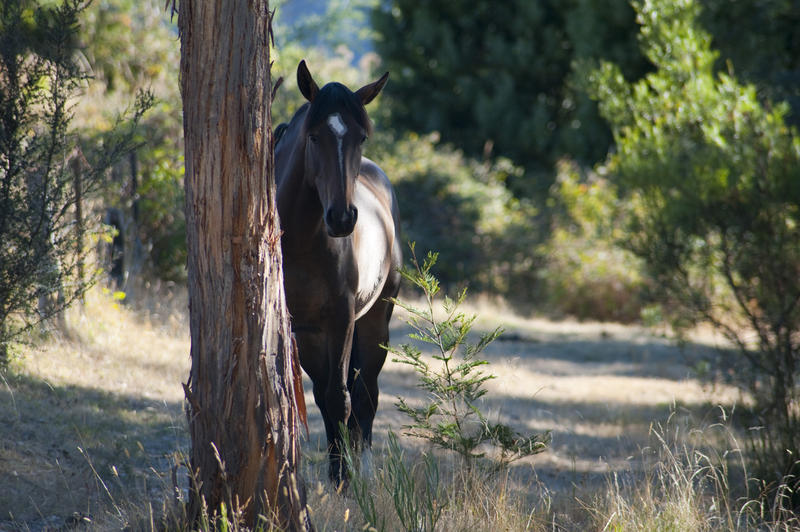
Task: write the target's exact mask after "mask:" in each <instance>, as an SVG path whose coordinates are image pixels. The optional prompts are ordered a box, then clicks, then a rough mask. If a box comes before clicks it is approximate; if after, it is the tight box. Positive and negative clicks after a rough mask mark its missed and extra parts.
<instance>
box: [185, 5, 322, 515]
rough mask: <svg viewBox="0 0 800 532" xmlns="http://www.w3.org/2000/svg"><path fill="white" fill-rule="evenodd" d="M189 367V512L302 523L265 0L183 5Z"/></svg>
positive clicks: (297, 409)
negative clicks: (220, 512) (225, 510)
mask: <svg viewBox="0 0 800 532" xmlns="http://www.w3.org/2000/svg"><path fill="white" fill-rule="evenodd" d="M178 17H179V22H178V25H179V29H180V39H181V92H182V96H183V122H184V135H185V145H186V178H185V186H186V222H187V224H186V225H187V243H188V252H189V261H188V283H189V309H190V328H191V341H192V347H191V357H192V368H191V374H190V376H189V382H188V383H187V384H186V385H185V386H184V388H185V390H186V398H187V400H188V406H187V415H188V417H189V426H190V432H191V437H192V451H191V468H192V480H193V488H194V489H193V490H192V495H191V499H190V504H189V511H190V516H192V517H195V518H196V517H197V516H198V515H199V512H200V511H201V508H202V506H203V505H204V504H205V505H206V507H207V508H208V511H209V512H210V513H212V514H213V513H214V512H216V511H218V510H219V509H220V505H221V504H222V503H224V504H225V505H226V507H227V508H228V511H229V512H230V510H231V509H234V510H235V509H237V508H238V509H240V510H242V512H243V514H242V515H243V517H244V519H245V523H246V524H248V525H250V526H252V525H254V524H255V519H256V517H257V516H259V515H264V516H266V517H267V518H268V519H269V520H270V521H272V522H273V523H274V524H277V525H278V526H280V527H281V528H286V529H292V530H304V529H309V528H310V523H309V520H308V512H307V509H306V504H305V488H304V485H303V482H302V479H301V478H300V476H299V472H298V469H299V465H300V448H299V424H300V421H301V420H302V421H305V419H304V418H305V405H304V402H303V395H302V384H301V382H300V369H299V362H298V359H297V351H296V348H295V346H294V341H293V338H292V334H291V329H290V327H289V315H288V312H287V310H286V303H285V298H284V292H283V272H282V265H281V250H280V230H279V227H278V219H277V211H276V206H275V183H274V168H273V159H272V131H271V127H270V126H271V123H270V122H271V119H270V91H269V88H270V71H269V67H270V63H269V39H270V14H269V10H268V1H267V0H251V1H249V2H248V1H244V0H226V1H223V0H216V1H210V0H181V1H180V3H179V15H178Z"/></svg>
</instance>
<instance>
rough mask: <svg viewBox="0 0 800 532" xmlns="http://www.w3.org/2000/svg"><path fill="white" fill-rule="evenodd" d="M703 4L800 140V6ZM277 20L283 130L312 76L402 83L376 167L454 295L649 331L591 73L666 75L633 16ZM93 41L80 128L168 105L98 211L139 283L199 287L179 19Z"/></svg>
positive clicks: (107, 188) (91, 35)
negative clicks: (192, 263)
mask: <svg viewBox="0 0 800 532" xmlns="http://www.w3.org/2000/svg"><path fill="white" fill-rule="evenodd" d="M701 5H702V6H703V9H702V10H701V11H700V12H699V22H700V24H701V25H703V26H705V27H707V28H708V29H709V30H710V38H711V44H712V46H713V47H714V48H715V49H719V50H721V53H720V55H718V56H717V57H716V58H715V60H714V62H713V67H712V68H713V70H714V72H719V71H724V72H728V70H729V65H733V68H734V69H735V70H733V73H734V75H735V76H737V78H739V79H742V80H744V81H746V82H748V83H752V84H753V85H754V86H755V87H756V98H757V99H758V101H759V102H764V101H767V100H768V99H774V101H778V100H785V101H788V102H789V108H788V110H787V111H786V113H785V116H784V119H785V121H786V123H788V124H792V123H795V122H796V120H797V118H796V117H797V116H798V113H797V111H796V109H797V105H798V104H797V91H798V87H800V84H798V83H795V80H796V79H797V76H798V58H800V44H799V43H798V30H797V28H798V27H800V26H798V24H797V23H796V22H797V20H798V17H800V8H799V7H798V6H797V5H796V2H792V1H791V0H759V1H754V2H737V3H734V4H731V3H730V2H723V1H721V0H702V2H701ZM275 7H276V8H277V13H276V17H275V22H274V26H275V39H276V48H275V50H274V51H273V54H272V56H273V58H275V60H276V63H275V67H274V69H273V72H274V74H275V76H276V77H277V76H283V77H284V79H285V82H284V85H283V86H282V87H281V88H280V89H279V90H278V92H277V97H276V100H275V102H274V105H273V115H274V121H275V123H279V122H281V121H288V120H289V119H290V118H291V116H292V114H293V113H294V111H295V110H296V109H297V108H298V107H299V106H300V105H302V103H303V99H302V96H300V94H299V91H297V89H296V86H295V70H296V67H297V64H298V62H299V61H300V59H303V58H305V59H307V60H308V61H309V63H310V64H312V65H315V66H314V68H315V71H316V72H319V73H320V78H321V79H322V80H324V81H331V80H338V81H342V82H344V83H346V84H348V85H350V86H355V85H358V84H363V83H364V82H366V81H367V80H369V79H371V78H372V77H374V75H375V73H376V72H380V73H382V72H384V71H386V70H389V71H390V73H391V75H390V82H389V84H388V85H387V89H386V95H385V96H382V97H381V98H380V99H379V100H378V101H377V102H376V103H375V104H374V107H373V108H372V110H371V113H370V114H371V116H372V117H373V120H374V121H375V122H376V124H375V125H376V127H375V134H374V135H373V137H372V138H371V139H370V140H369V142H368V145H367V148H366V150H367V155H368V156H371V157H372V158H374V159H376V160H377V161H378V162H380V163H381V164H382V165H384V167H385V168H386V170H387V173H389V175H390V177H392V178H393V179H394V180H395V182H396V185H397V190H398V195H399V200H400V203H401V205H404V206H405V205H409V206H413V208H403V209H402V217H403V220H402V223H403V231H404V234H405V237H406V238H407V239H413V240H415V241H417V242H418V246H419V247H420V249H422V250H423V252H424V251H427V250H437V251H439V252H440V257H441V259H440V264H441V265H442V273H441V277H442V282H443V284H444V285H445V286H455V285H461V284H465V283H470V284H471V285H472V288H473V291H481V292H486V293H489V294H494V295H499V296H503V297H506V298H507V299H509V300H511V302H512V303H515V304H517V306H518V308H524V309H528V310H532V309H535V310H537V311H538V312H545V313H548V314H551V315H556V316H563V315H573V316H578V317H581V318H599V319H616V320H624V321H630V320H635V319H637V316H638V315H639V313H640V312H641V310H642V309H643V308H645V307H646V306H648V305H650V303H652V302H653V300H654V297H655V294H654V293H653V292H652V291H651V290H650V288H649V287H650V280H649V278H648V276H647V274H646V272H644V271H642V270H641V263H640V262H639V259H637V258H635V257H634V256H633V255H632V254H630V252H628V251H625V250H623V248H622V247H620V246H618V245H617V244H618V242H619V240H624V239H625V237H626V234H625V231H626V225H625V219H626V216H627V214H626V213H627V210H629V209H627V206H626V203H625V202H627V201H628V199H625V198H626V197H625V195H624V193H625V189H624V187H623V186H621V185H620V184H618V183H616V182H614V181H613V179H611V176H610V175H608V174H607V173H605V174H604V173H603V166H602V164H603V161H604V159H605V157H606V154H607V153H608V152H609V150H612V151H613V150H615V149H616V147H615V146H614V137H613V136H612V133H611V128H610V127H609V125H608V123H607V121H606V120H605V119H604V118H603V117H602V116H601V115H600V113H599V112H598V107H597V103H596V102H595V101H593V100H592V99H591V98H589V96H588V95H587V94H586V92H585V79H584V78H585V70H582V69H581V68H582V67H581V68H578V69H576V65H578V66H580V65H591V64H597V62H598V61H601V60H607V61H611V62H613V63H614V64H616V65H617V66H618V67H619V70H620V71H621V74H622V76H623V77H624V78H625V79H628V80H631V81H635V80H638V79H642V78H643V77H644V76H646V75H647V74H649V73H652V72H653V71H654V70H655V65H653V63H652V61H651V60H650V59H649V58H648V57H647V56H646V55H645V54H643V53H642V52H641V50H640V48H639V46H638V45H637V39H638V37H637V35H638V33H639V23H640V22H641V21H639V22H637V15H636V12H635V11H634V10H633V9H632V8H631V6H630V5H629V4H628V2H627V1H626V0H567V1H563V2H552V1H549V0H546V1H541V2H521V1H520V2H511V3H504V4H502V5H497V4H496V3H490V2H484V1H480V2H477V3H475V2H471V3H467V2H460V1H457V2H441V1H438V0H436V1H433V2H419V1H413V0H350V1H345V0H331V1H329V2H307V1H305V0H284V1H282V2H280V3H278V4H277V5H276V6H275ZM80 26H81V30H80V33H79V37H78V39H77V42H78V43H79V45H80V46H79V48H80V49H81V50H82V52H83V54H84V56H83V57H84V59H83V64H84V68H86V69H87V72H88V73H89V74H90V76H89V78H90V79H87V81H86V86H85V87H84V88H83V89H82V90H84V91H85V95H86V97H85V98H83V99H81V100H80V101H79V103H78V106H77V107H76V113H75V122H74V123H75V125H76V127H77V128H78V129H79V130H80V131H82V132H84V133H82V134H83V135H86V136H91V135H101V134H103V132H107V131H108V130H109V129H110V128H111V126H112V124H113V123H114V120H115V119H114V117H115V116H116V115H117V114H118V113H119V112H120V111H121V110H123V109H125V108H126V107H127V106H128V105H129V103H128V102H130V101H131V99H132V98H133V95H135V93H136V91H137V90H138V89H140V88H149V89H150V90H151V91H152V92H153V94H154V96H155V98H156V99H155V106H154V108H153V109H152V110H151V112H150V113H148V114H147V116H146V117H145V118H144V119H143V121H142V124H141V128H140V130H139V131H140V133H139V137H138V140H139V141H140V146H139V147H138V148H137V149H136V150H133V151H131V152H130V153H128V154H126V156H125V157H124V159H123V160H121V161H120V162H118V163H117V164H115V165H114V167H113V169H112V171H111V172H110V174H109V176H108V179H107V180H106V184H105V185H104V186H103V187H102V190H101V191H100V197H101V201H98V203H97V205H96V206H95V207H96V208H97V209H99V210H100V212H101V213H104V214H105V215H106V217H107V219H108V216H109V214H114V215H118V216H119V218H120V219H121V220H122V221H121V223H120V224H119V228H120V229H121V231H120V234H121V236H123V237H124V240H125V246H127V252H126V254H125V255H126V258H125V261H124V262H125V264H124V267H125V268H124V269H125V271H126V272H127V273H126V274H124V275H123V277H122V282H123V284H124V283H125V282H126V281H125V279H127V278H128V277H137V276H138V277H139V279H140V280H141V281H142V284H144V285H147V284H154V283H155V284H162V283H163V282H164V281H166V282H177V283H181V282H183V281H184V280H185V275H186V273H185V261H186V244H185V237H184V233H185V222H184V219H183V209H182V205H183V193H184V192H183V182H182V178H183V159H182V157H183V156H182V151H183V149H182V138H181V136H182V133H181V116H180V111H179V94H178V84H177V81H176V80H177V65H178V59H177V57H178V47H177V45H176V43H177V31H176V29H175V25H174V21H173V20H171V19H170V17H169V16H168V14H165V13H164V11H163V4H162V3H161V2H158V1H156V0H147V1H144V2H133V1H132V0H97V1H95V2H93V3H92V4H91V5H90V6H89V7H88V8H87V9H86V10H85V11H84V12H83V15H82V16H81V25H80ZM98 138H99V137H98ZM597 164H600V165H601V166H600V167H598V170H597V171H594V170H593V167H594V166H595V165H597ZM109 267H110V265H107V269H108V268H109ZM126 276H128V277H126ZM126 289H127V290H128V291H129V292H130V290H132V289H133V286H128V285H126ZM610 301H613V303H610Z"/></svg>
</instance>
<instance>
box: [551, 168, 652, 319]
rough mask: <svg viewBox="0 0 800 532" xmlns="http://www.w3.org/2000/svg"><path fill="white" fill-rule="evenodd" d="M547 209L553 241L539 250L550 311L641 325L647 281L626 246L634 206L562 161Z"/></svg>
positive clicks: (608, 184)
mask: <svg viewBox="0 0 800 532" xmlns="http://www.w3.org/2000/svg"><path fill="white" fill-rule="evenodd" d="M549 206H550V208H551V209H552V211H553V213H554V214H553V218H552V220H553V221H552V226H551V227H552V229H551V234H550V239H549V240H548V241H547V242H546V243H545V244H543V245H542V246H540V247H539V249H538V253H539V255H541V256H542V257H543V260H544V265H543V266H542V268H541V270H540V271H539V276H540V278H541V281H542V285H543V286H542V291H543V293H544V297H545V301H546V304H547V309H548V311H549V312H551V313H555V314H567V315H571V316H575V317H577V318H579V319H594V320H611V321H619V322H633V321H637V320H639V319H640V317H641V313H642V309H643V307H644V305H645V301H646V299H645V288H646V282H645V279H644V278H643V275H642V271H641V270H642V264H641V260H640V259H639V258H638V257H636V256H635V255H634V254H633V253H631V252H630V251H629V250H627V249H625V248H624V247H623V246H622V241H623V240H624V237H625V231H624V230H625V221H626V220H627V218H626V216H627V215H628V211H629V210H630V205H629V204H628V203H627V202H626V201H623V200H622V199H620V198H619V196H618V194H617V188H616V187H615V186H614V185H613V183H611V182H610V181H609V180H608V179H606V178H603V177H601V176H600V175H598V174H596V173H593V172H590V173H588V174H584V173H582V172H581V171H580V170H579V168H578V167H577V165H576V164H574V163H571V162H567V161H562V162H560V163H559V165H558V177H557V178H556V183H555V184H554V185H553V187H552V188H551V190H550V198H549Z"/></svg>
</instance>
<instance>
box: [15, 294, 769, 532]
mask: <svg viewBox="0 0 800 532" xmlns="http://www.w3.org/2000/svg"><path fill="white" fill-rule="evenodd" d="M143 301H144V302H143V303H140V304H138V305H135V308H131V307H132V306H134V305H131V306H125V305H120V304H118V303H116V302H115V301H114V299H113V298H112V297H111V296H110V295H108V294H103V293H102V291H100V290H99V289H98V290H95V291H93V292H91V293H90V294H89V296H88V298H87V302H86V305H85V306H84V307H83V308H75V309H72V310H71V311H70V312H69V314H68V316H67V323H68V326H69V328H68V331H67V333H66V334H55V333H53V334H50V335H49V336H48V337H45V338H35V339H33V338H32V339H31V340H32V345H29V346H22V347H21V348H20V357H19V358H18V360H16V361H15V362H14V364H13V368H12V371H11V372H9V373H8V374H7V375H5V376H4V380H2V381H0V423H2V424H3V426H4V427H6V430H5V431H3V433H2V434H0V530H7V529H8V530H14V529H21V530H45V529H55V528H59V527H61V526H64V525H73V524H76V523H83V524H84V525H86V526H87V527H88V528H90V529H98V530H116V529H119V528H121V527H123V526H132V527H133V528H134V529H138V528H142V529H150V528H152V527H154V526H155V525H156V524H157V523H158V522H159V519H160V516H161V514H162V513H163V512H165V511H166V509H169V508H173V507H172V506H171V504H172V503H171V502H170V497H171V496H172V493H173V492H172V489H173V486H172V484H173V481H172V477H173V468H174V466H175V464H177V463H179V462H180V459H181V458H180V457H181V453H182V452H185V450H186V449H187V448H188V445H189V442H188V436H187V431H186V421H185V417H184V414H183V392H182V387H181V383H182V382H184V381H185V380H186V378H187V376H188V368H189V357H188V353H189V339H188V326H187V319H186V312H185V296H182V295H181V294H177V295H175V294H171V295H167V296H163V295H162V296H159V297H149V298H143ZM475 311H476V312H477V313H478V314H479V315H480V316H482V317H483V318H482V320H479V322H478V328H479V329H489V328H492V327H494V326H497V325H502V326H504V327H505V328H506V329H507V331H508V332H507V334H506V335H505V339H503V340H500V341H497V342H495V343H494V344H493V345H492V346H491V348H490V349H489V350H488V351H487V353H486V356H487V358H488V359H489V361H490V362H491V365H490V366H489V367H488V370H489V371H491V372H492V373H494V374H495V375H497V376H498V378H497V379H495V380H493V381H491V384H490V392H489V394H488V396H487V398H486V400H485V402H484V404H483V407H484V410H485V411H488V412H490V413H491V414H492V415H495V416H498V417H500V418H501V419H502V420H503V421H504V422H505V423H508V424H510V425H512V426H514V427H516V428H518V429H520V430H523V431H526V432H541V431H544V430H552V431H553V436H554V439H553V445H552V447H551V449H550V450H549V451H548V452H547V453H545V454H543V455H540V456H537V457H535V458H532V459H527V460H523V461H522V462H521V463H518V464H516V465H515V466H514V467H513V468H512V469H510V470H509V471H508V472H507V473H505V474H502V475H499V476H498V475H494V476H491V475H488V476H487V475H484V476H479V477H477V478H465V477H464V474H463V471H461V470H460V469H459V467H458V464H456V463H455V462H454V461H453V460H452V459H451V458H449V457H447V456H438V462H439V464H440V468H441V479H442V480H441V485H442V487H443V495H442V500H441V502H442V504H443V505H444V511H443V514H442V517H441V520H440V525H439V527H437V529H440V530H584V529H586V530H648V529H654V530H655V529H660V530H687V531H688V530H704V529H706V530H712V529H713V530H718V529H721V530H747V529H748V528H747V527H748V526H750V525H751V524H752V523H753V522H754V521H753V520H752V516H753V515H755V513H758V512H755V513H753V512H751V513H742V512H741V508H742V507H743V506H744V503H745V502H746V501H747V500H748V498H747V497H748V496H749V494H747V492H746V491H745V490H744V489H743V486H744V483H743V481H741V478H743V477H742V475H743V473H742V472H741V470H742V466H741V463H742V462H741V457H740V455H739V454H738V451H736V452H732V451H735V450H734V449H733V446H732V443H731V442H732V441H733V440H731V437H733V436H734V435H735V431H733V429H731V428H730V427H729V426H727V425H725V427H726V428H725V429H724V430H722V429H720V428H719V427H721V425H718V421H719V420H718V417H719V413H720V412H722V411H723V410H721V409H720V408H718V407H715V406H714V405H720V404H721V405H722V406H723V408H724V411H725V412H730V411H731V410H733V409H734V405H735V404H736V403H737V402H738V403H741V402H742V400H741V398H740V396H739V394H738V392H737V391H736V390H735V389H734V388H732V387H731V386H728V385H726V384H724V383H722V382H719V381H715V380H709V379H699V378H697V377H694V376H693V372H692V367H693V365H694V364H695V362H696V361H697V360H698V359H699V358H702V357H706V356H714V353H715V351H714V349H713V348H712V347H709V346H708V345H706V344H705V343H702V342H697V343H693V344H688V345H687V346H686V348H685V349H683V350H679V349H677V348H676V347H675V346H674V345H672V344H671V343H670V342H668V341H667V340H665V339H664V338H661V337H659V336H654V335H653V334H651V333H650V332H649V331H646V330H644V329H641V328H637V327H626V326H621V325H615V324H597V323H576V322H559V323H553V322H549V321H546V320H530V319H524V318H521V317H519V316H516V315H514V314H513V313H511V312H509V311H507V310H504V309H502V308H500V307H498V306H481V307H479V308H476V309H475ZM406 333H407V330H406V329H405V328H404V327H403V326H402V325H400V323H399V322H397V323H395V324H394V325H393V330H392V334H393V337H392V342H393V343H399V342H400V341H405V340H404V337H405V334H406ZM308 384H309V382H308V381H306V386H307V388H306V389H310V386H308ZM381 391H382V396H381V403H380V407H379V412H378V416H377V418H376V427H375V430H376V443H375V458H376V466H377V468H378V469H379V470H380V469H381V467H382V464H383V463H384V462H383V460H385V456H386V434H387V431H388V430H389V429H392V430H394V431H395V432H400V430H401V429H400V427H401V426H402V424H403V423H404V422H405V420H404V419H403V417H402V415H401V414H400V413H399V412H397V410H396V409H395V408H394V406H393V403H394V400H395V398H396V397H397V396H401V395H402V396H403V397H405V398H406V399H407V400H409V401H410V402H413V401H423V400H424V398H423V397H422V396H421V394H420V392H419V390H418V389H417V387H416V381H415V376H414V375H413V373H411V372H410V371H409V370H407V369H406V368H405V367H404V366H402V365H400V364H396V363H393V362H391V361H389V362H387V365H386V368H385V370H384V373H383V374H382V377H381ZM306 399H307V403H308V405H309V415H310V419H309V429H310V435H309V439H308V440H307V441H306V442H304V455H305V460H304V463H305V464H304V469H305V476H306V478H307V480H308V485H309V496H310V505H311V508H312V512H313V514H312V515H313V519H314V522H315V524H316V526H317V529H318V530H361V529H362V527H363V526H364V524H365V523H364V519H363V516H362V514H361V512H360V510H359V507H358V504H357V503H356V502H355V501H354V499H353V497H352V496H351V495H349V494H348V495H342V494H337V493H335V492H333V491H332V490H331V489H330V487H329V485H328V484H327V482H326V481H325V470H326V459H325V452H324V441H325V438H324V432H323V429H322V422H321V418H320V416H319V414H318V412H317V410H316V407H314V405H313V399H312V397H311V395H310V393H309V394H307V395H306ZM666 419H669V423H670V425H665V428H664V429H663V430H661V431H652V430H651V427H652V425H653V422H654V421H655V422H658V421H659V420H666ZM707 419H710V420H711V421H706V420H707ZM690 420H698V421H690ZM678 426H680V427H681V429H680V430H673V428H674V427H678ZM667 427H672V428H667ZM690 429H691V430H690ZM700 435H703V436H702V438H700ZM701 440H702V441H701ZM400 443H401V445H402V447H403V450H404V451H403V452H404V453H405V459H404V462H405V463H407V464H408V465H409V467H412V466H413V465H414V464H418V463H420V460H419V458H420V456H421V454H422V453H423V452H428V451H429V450H428V449H426V448H425V447H424V446H423V445H422V444H421V443H420V442H419V441H416V440H412V439H410V438H407V437H402V436H401V438H400ZM667 450H669V452H667ZM726 451H727V454H726ZM702 457H706V458H707V459H703V458H702ZM708 457H712V458H708ZM704 460H705V461H704ZM417 474H419V472H417ZM175 476H176V478H177V481H178V483H179V484H182V483H185V482H184V477H185V471H184V470H182V469H178V470H177V473H176V475H175ZM737 479H738V480H737ZM720 486H722V488H720ZM372 490H373V491H374V495H375V497H376V501H377V505H378V507H379V508H380V509H381V512H382V514H383V515H386V516H387V530H397V529H399V528H398V527H397V521H396V519H393V515H394V513H393V512H394V510H393V506H392V501H391V496H390V494H389V493H387V492H386V490H385V489H382V488H381V486H380V485H379V484H378V483H377V482H376V481H374V480H373V481H372ZM605 494H607V495H605ZM739 497H744V499H741V500H740V499H739ZM165 501H166V502H165ZM723 503H724V504H723ZM747 508H748V510H752V509H753V508H755V505H754V503H750V504H749V505H748V506H747ZM173 509H174V508H173ZM767 514H768V512H767ZM743 516H744V517H743ZM748 519H749V520H748ZM760 519H761V521H760V523H762V524H763V523H765V522H768V521H769V520H770V519H769V516H768V515H765V516H763V517H762V518H760ZM177 522H178V521H169V523H171V524H172V526H176V523H177ZM775 527H777V525H775Z"/></svg>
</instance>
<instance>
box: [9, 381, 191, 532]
mask: <svg viewBox="0 0 800 532" xmlns="http://www.w3.org/2000/svg"><path fill="white" fill-rule="evenodd" d="M7 379H8V380H7V381H6V382H4V383H2V386H0V424H1V425H2V426H3V427H4V431H3V433H2V435H0V529H2V530H6V529H12V530H13V529H24V530H47V529H57V528H60V527H62V526H66V525H70V524H74V523H75V522H76V520H77V521H80V520H81V519H84V520H85V519H86V518H88V519H92V518H94V517H95V515H94V514H95V512H98V511H100V510H101V509H102V508H109V507H110V508H114V507H115V505H118V504H122V501H130V500H131V499H136V500H141V499H142V498H147V497H149V496H151V495H156V493H158V494H160V493H162V490H163V485H164V482H165V481H166V482H168V481H169V472H170V467H171V464H172V463H173V462H174V460H175V456H174V455H175V452H176V450H177V449H182V448H186V447H187V445H188V439H187V432H186V426H185V416H184V415H183V406H182V404H180V403H167V402H164V401H153V400H148V399H145V398H142V397H140V396H137V395H135V394H117V393H109V392H104V391H100V390H97V389H92V388H85V387H80V386H54V385H51V384H49V383H47V382H45V381H43V380H41V379H36V378H31V377H27V376H13V377H7ZM162 475H163V476H164V477H166V478H160V477H161V476H162ZM120 510H121V508H120ZM22 523H24V525H23V524H22Z"/></svg>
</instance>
